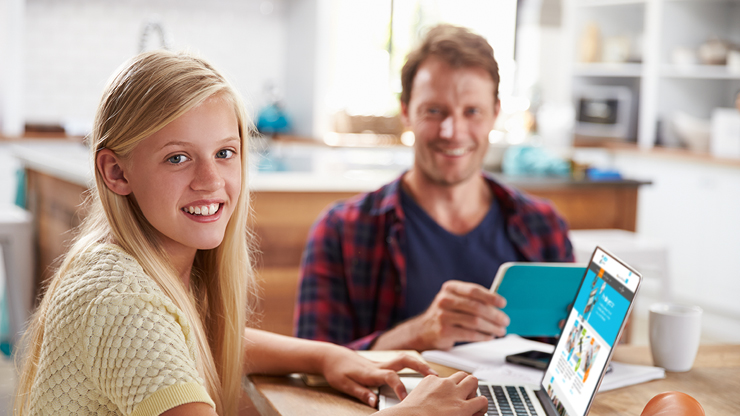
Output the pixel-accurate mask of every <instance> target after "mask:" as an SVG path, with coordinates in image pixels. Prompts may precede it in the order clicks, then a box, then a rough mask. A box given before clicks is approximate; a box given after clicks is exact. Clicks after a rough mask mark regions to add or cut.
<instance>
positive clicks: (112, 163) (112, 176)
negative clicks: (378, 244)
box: [95, 149, 131, 196]
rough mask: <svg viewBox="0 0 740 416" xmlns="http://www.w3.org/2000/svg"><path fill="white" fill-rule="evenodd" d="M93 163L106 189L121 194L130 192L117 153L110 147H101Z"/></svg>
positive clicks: (124, 194)
mask: <svg viewBox="0 0 740 416" xmlns="http://www.w3.org/2000/svg"><path fill="white" fill-rule="evenodd" d="M95 163H96V164H97V167H98V171H100V174H101V176H102V177H103V181H104V182H105V185H106V186H107V187H108V189H110V190H111V191H113V192H115V193H117V194H118V195H121V196H126V195H128V194H130V193H131V186H130V185H129V183H128V180H127V179H126V174H125V172H124V171H123V164H122V161H121V159H120V158H119V157H118V155H116V154H115V153H113V151H112V150H110V149H103V150H101V151H99V152H98V155H97V156H96V157H95Z"/></svg>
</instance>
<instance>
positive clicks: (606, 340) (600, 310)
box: [479, 247, 642, 416]
mask: <svg viewBox="0 0 740 416" xmlns="http://www.w3.org/2000/svg"><path fill="white" fill-rule="evenodd" d="M641 280H642V277H641V275H640V274H639V273H637V272H636V271H635V270H634V269H632V268H631V267H630V266H628V265H627V264H625V263H624V262H622V261H621V260H619V259H617V258H616V257H615V256H613V255H612V254H610V253H609V252H607V251H606V250H604V249H603V248H601V247H596V250H594V253H593V255H592V256H591V260H590V262H589V264H588V267H587V268H586V272H585V274H584V276H583V278H582V280H581V285H580V288H579V289H578V293H577V295H576V299H575V301H574V302H573V307H572V309H571V311H570V313H569V314H568V319H567V321H566V323H565V326H564V327H563V331H562V332H561V334H560V338H559V339H558V343H557V345H556V346H555V352H554V353H553V355H552V359H551V360H550V362H549V364H548V365H547V369H546V370H545V376H544V378H543V379H542V381H541V382H540V386H539V389H536V390H533V389H531V388H530V387H528V386H517V385H496V384H495V383H493V382H484V381H481V382H480V383H479V390H480V394H482V395H484V396H486V398H487V399H488V413H487V415H489V416H499V415H500V416H514V415H516V416H534V415H539V416H544V415H547V416H553V415H560V416H566V415H567V416H585V415H586V414H588V411H589V409H590V408H591V403H592V402H593V398H594V395H595V394H596V391H597V389H598V387H599V385H600V384H601V380H602V378H603V377H604V374H605V373H606V368H607V365H608V363H609V360H610V359H611V356H612V351H613V347H614V344H615V343H616V342H617V341H618V340H619V337H620V335H621V334H622V331H623V330H624V326H625V323H626V321H627V316H629V313H630V311H631V310H632V305H633V301H634V298H635V295H636V294H637V290H638V288H639V286H640V282H641Z"/></svg>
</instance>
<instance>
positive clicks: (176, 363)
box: [82, 279, 213, 415]
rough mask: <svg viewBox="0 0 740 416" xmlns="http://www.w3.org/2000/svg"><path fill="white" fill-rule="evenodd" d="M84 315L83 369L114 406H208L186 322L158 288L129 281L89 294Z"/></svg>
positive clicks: (157, 409)
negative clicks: (91, 298) (156, 290)
mask: <svg viewBox="0 0 740 416" xmlns="http://www.w3.org/2000/svg"><path fill="white" fill-rule="evenodd" d="M124 280H126V279H124ZM84 316H85V318H84V320H85V321H84V325H83V327H82V330H83V331H84V335H83V337H82V339H83V350H84V355H83V357H84V363H85V372H87V373H88V375H89V378H90V380H91V382H92V383H94V384H95V385H96V386H97V388H98V389H100V391H101V392H103V394H104V395H105V396H107V397H108V398H109V399H110V400H111V402H112V403H115V405H116V407H118V411H120V412H121V413H123V414H126V415H130V414H133V413H134V412H135V411H136V412H135V414H137V415H138V414H159V413H161V412H162V411H164V410H167V409H169V408H172V407H175V406H177V405H180V404H184V403H189V402H206V403H209V404H210V405H212V406H213V402H212V401H211V399H210V398H209V396H208V394H207V393H206V391H205V388H204V387H203V386H202V384H203V382H202V379H201V378H200V376H199V374H198V371H197V367H196V364H195V363H196V361H195V345H194V342H193V339H192V335H191V329H190V326H189V324H188V322H187V320H186V319H185V317H184V316H182V315H181V313H180V311H179V309H177V308H176V307H175V306H174V304H172V302H171V301H170V300H169V299H168V298H166V297H165V296H164V295H163V294H161V292H159V293H157V292H152V291H151V290H147V289H146V288H142V287H140V285H139V284H138V283H136V282H135V281H134V282H129V283H128V284H119V285H115V286H113V287H111V288H109V289H108V290H106V291H104V292H103V293H101V294H100V295H99V296H97V297H96V298H95V299H93V301H92V302H91V303H90V304H89V305H88V307H87V311H86V313H85V314H84ZM142 403H143V405H142ZM139 405H142V406H141V408H139V409H137V406H139ZM145 409H146V411H142V410H145Z"/></svg>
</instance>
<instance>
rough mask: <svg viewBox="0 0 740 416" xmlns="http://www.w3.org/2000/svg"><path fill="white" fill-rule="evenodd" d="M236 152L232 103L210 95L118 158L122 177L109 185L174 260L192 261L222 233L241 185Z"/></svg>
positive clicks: (237, 141)
mask: <svg viewBox="0 0 740 416" xmlns="http://www.w3.org/2000/svg"><path fill="white" fill-rule="evenodd" d="M104 151H105V150H103V151H101V153H102V152H104ZM241 152H242V148H241V140H240V138H239V124H238V121H237V117H236V113H235V111H234V106H233V105H232V104H231V103H230V102H229V100H228V99H225V98H222V97H219V96H214V97H210V98H208V99H207V100H205V101H204V102H203V103H201V104H200V105H198V106H197V107H195V108H193V109H191V110H189V111H188V112H186V113H185V114H183V115H182V116H180V117H179V118H177V119H176V120H175V121H173V122H171V123H170V124H168V125H167V126H165V127H164V128H163V129H161V130H159V131H158V132H156V133H154V134H153V135H151V136H150V137H148V138H146V139H144V140H143V141H141V143H139V144H138V145H137V146H136V148H134V150H133V151H132V152H131V155H130V156H129V157H127V158H126V159H125V160H119V161H118V165H119V166H120V168H121V169H122V170H121V171H120V172H119V176H121V178H120V180H119V181H118V182H115V183H114V186H111V184H110V183H109V188H111V190H113V191H114V192H116V193H118V194H120V195H129V194H131V195H132V196H133V198H134V199H135V200H136V202H137V203H138V205H139V207H140V209H141V212H142V213H143V214H144V217H146V219H147V220H148V221H149V223H150V224H151V225H152V226H153V227H154V228H155V229H156V230H157V233H158V234H159V240H160V242H161V243H162V244H163V246H164V248H165V250H166V251H167V253H168V254H169V255H170V256H171V257H172V258H173V259H174V258H183V257H185V258H189V259H190V261H191V262H192V257H193V256H194V255H195V252H196V250H206V249H212V248H215V247H217V246H218V245H219V244H221V241H222V240H223V238H224V233H225V231H226V226H227V224H228V222H229V219H230V218H231V214H232V213H233V212H234V209H235V206H236V204H237V200H238V199H239V193H240V190H241V180H242V178H241V173H242V166H241ZM99 159H100V157H99ZM99 164H100V162H99ZM101 170H102V169H101ZM114 170H115V169H114Z"/></svg>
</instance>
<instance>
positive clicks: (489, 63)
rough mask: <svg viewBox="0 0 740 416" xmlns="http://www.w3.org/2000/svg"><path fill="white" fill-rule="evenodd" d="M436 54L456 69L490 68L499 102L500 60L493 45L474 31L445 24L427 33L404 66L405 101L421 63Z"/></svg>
mask: <svg viewBox="0 0 740 416" xmlns="http://www.w3.org/2000/svg"><path fill="white" fill-rule="evenodd" d="M431 56H433V57H435V58H438V59H441V60H442V61H443V62H446V63H447V64H448V65H450V66H451V67H452V68H465V67H479V68H482V69H484V70H486V71H487V72H488V73H489V74H490V75H491V79H492V80H493V98H494V103H495V102H497V101H498V84H499V75H498V63H497V62H496V59H495V58H494V57H493V48H492V47H491V45H489V44H488V41H486V39H484V38H483V37H482V36H480V35H478V34H475V33H473V32H471V31H470V30H468V29H466V28H464V27H459V26H453V25H449V24H441V25H438V26H435V27H433V28H432V29H430V30H429V32H427V34H426V36H425V37H424V40H423V41H422V43H421V45H419V46H418V47H417V48H416V49H414V50H412V51H411V52H410V53H409V54H408V57H407V58H406V64H404V66H403V69H401V87H402V90H401V102H402V103H403V104H404V105H408V104H409V100H410V99H411V87H412V85H413V83H414V78H415V77H416V72H417V71H418V70H419V66H420V65H421V63H422V62H424V60H425V59H427V58H429V57H431Z"/></svg>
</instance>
